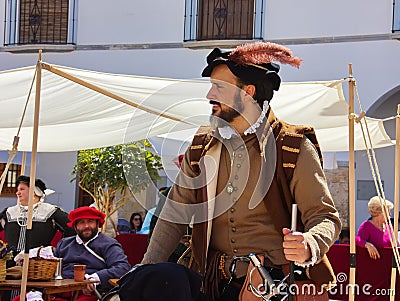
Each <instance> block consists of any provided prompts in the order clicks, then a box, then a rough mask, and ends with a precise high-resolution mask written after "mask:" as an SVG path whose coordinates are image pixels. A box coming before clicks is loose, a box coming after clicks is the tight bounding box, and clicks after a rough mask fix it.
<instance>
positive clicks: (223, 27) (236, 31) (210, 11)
mask: <svg viewBox="0 0 400 301" xmlns="http://www.w3.org/2000/svg"><path fill="white" fill-rule="evenodd" d="M263 6H264V2H263V1H262V0H186V3H185V36H184V40H185V41H205V40H252V39H262V36H263V34H262V29H263V28H262V24H263V20H262V17H263V14H264V13H263V10H264V7H263Z"/></svg>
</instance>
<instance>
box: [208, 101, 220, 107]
mask: <svg viewBox="0 0 400 301" xmlns="http://www.w3.org/2000/svg"><path fill="white" fill-rule="evenodd" d="M209 103H210V105H217V106H221V103H220V102H219V101H216V100H210V101H209Z"/></svg>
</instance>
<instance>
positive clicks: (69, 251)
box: [54, 207, 130, 301]
mask: <svg viewBox="0 0 400 301" xmlns="http://www.w3.org/2000/svg"><path fill="white" fill-rule="evenodd" d="M68 218H69V220H70V223H69V224H68V225H69V226H70V227H73V228H74V229H75V231H76V233H77V235H76V236H74V237H68V238H64V239H62V240H61V241H60V242H59V243H58V245H57V248H56V250H55V252H54V255H55V256H56V257H60V258H62V259H63V261H62V276H63V278H68V279H73V278H74V265H75V264H84V265H86V275H85V278H86V279H91V280H97V281H98V282H99V283H98V284H97V290H98V291H100V292H102V291H107V290H109V289H111V288H112V286H111V285H110V284H109V283H108V280H109V279H113V278H119V277H121V276H122V275H124V274H125V273H126V272H127V271H129V269H130V265H129V263H128V260H127V257H126V255H125V254H124V251H123V250H122V247H121V245H120V244H119V243H118V242H117V241H116V240H115V239H114V238H111V237H109V236H107V235H105V234H103V233H101V232H99V228H101V227H102V226H103V224H104V219H105V214H104V213H102V212H100V211H99V210H97V209H95V208H93V207H80V208H77V209H75V210H72V211H71V212H70V213H69V215H68ZM94 289H95V287H94V285H93V284H88V286H87V288H86V289H84V290H83V291H82V294H80V295H79V296H78V299H77V300H80V301H82V300H85V301H94V300H97V299H98V298H97V296H96V295H95V294H94ZM70 297H71V296H70V294H69V293H67V294H63V295H61V296H60V299H70Z"/></svg>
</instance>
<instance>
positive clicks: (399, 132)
mask: <svg viewBox="0 0 400 301" xmlns="http://www.w3.org/2000/svg"><path fill="white" fill-rule="evenodd" d="M399 114H400V105H397V116H396V150H395V163H394V164H395V165H394V166H395V168H394V200H393V202H394V214H393V218H394V222H393V234H394V235H393V238H394V239H393V241H394V243H395V246H397V241H398V234H397V233H398V231H399V181H400V168H399V167H400V118H399ZM395 246H394V248H396V247H395ZM393 256H395V253H394V254H393ZM396 276H397V266H396V260H394V258H393V260H392V275H391V279H390V289H391V291H390V292H391V293H390V301H394V299H395V292H396Z"/></svg>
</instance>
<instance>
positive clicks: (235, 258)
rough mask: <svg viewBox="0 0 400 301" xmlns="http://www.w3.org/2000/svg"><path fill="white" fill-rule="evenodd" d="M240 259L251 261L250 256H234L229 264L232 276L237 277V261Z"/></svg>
mask: <svg viewBox="0 0 400 301" xmlns="http://www.w3.org/2000/svg"><path fill="white" fill-rule="evenodd" d="M238 261H241V262H249V261H250V259H249V257H248V256H233V257H232V262H231V264H230V265H229V273H230V274H231V278H232V279H235V278H236V263H237V262H238Z"/></svg>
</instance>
